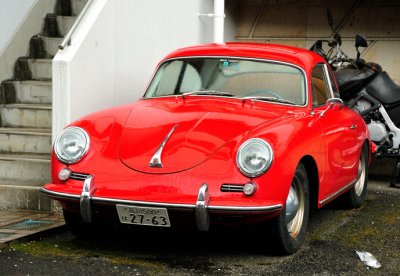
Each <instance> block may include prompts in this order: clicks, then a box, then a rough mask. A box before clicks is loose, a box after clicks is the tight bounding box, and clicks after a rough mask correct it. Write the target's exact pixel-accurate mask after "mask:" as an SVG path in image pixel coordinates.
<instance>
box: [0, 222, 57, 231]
mask: <svg viewBox="0 0 400 276" xmlns="http://www.w3.org/2000/svg"><path fill="white" fill-rule="evenodd" d="M50 224H54V221H48V220H32V219H27V220H24V221H21V222H18V223H14V224H9V225H5V226H3V227H1V228H3V229H13V230H34V229H37V228H40V227H43V226H47V225H50Z"/></svg>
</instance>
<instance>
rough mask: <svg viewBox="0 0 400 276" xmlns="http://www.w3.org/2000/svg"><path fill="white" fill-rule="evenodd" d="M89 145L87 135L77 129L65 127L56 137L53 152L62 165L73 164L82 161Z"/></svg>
mask: <svg viewBox="0 0 400 276" xmlns="http://www.w3.org/2000/svg"><path fill="white" fill-rule="evenodd" d="M89 145H90V139H89V135H88V134H87V133H86V131H85V130H83V129H81V128H79V127H67V128H66V129H64V130H63V131H61V132H60V134H58V135H57V138H56V141H55V143H54V152H55V154H56V156H57V158H58V160H60V162H62V163H66V164H73V163H76V162H78V161H79V160H81V159H82V157H83V156H85V154H86V153H87V151H88V149H89Z"/></svg>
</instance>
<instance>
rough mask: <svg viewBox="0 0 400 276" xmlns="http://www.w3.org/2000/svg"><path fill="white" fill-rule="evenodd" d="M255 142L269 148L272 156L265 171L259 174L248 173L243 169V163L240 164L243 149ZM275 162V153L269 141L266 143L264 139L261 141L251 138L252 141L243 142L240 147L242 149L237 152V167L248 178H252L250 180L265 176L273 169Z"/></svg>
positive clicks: (262, 170)
mask: <svg viewBox="0 0 400 276" xmlns="http://www.w3.org/2000/svg"><path fill="white" fill-rule="evenodd" d="M253 142H259V143H261V144H263V145H264V146H265V147H266V148H267V150H268V151H269V153H270V156H271V157H270V159H269V160H268V162H267V164H266V166H265V167H264V168H263V169H261V170H260V171H258V172H248V171H246V170H245V169H243V167H242V166H241V162H240V158H241V157H240V156H241V154H242V152H243V149H244V148H245V147H246V146H248V145H249V144H250V143H253ZM273 160H274V151H273V150H272V147H271V145H270V144H269V143H268V142H267V141H265V140H264V139H261V138H250V139H248V140H246V141H245V142H243V143H242V144H241V145H240V147H239V149H238V151H237V154H236V166H237V167H238V168H239V171H240V172H241V173H242V174H243V175H245V176H247V177H250V178H255V177H258V176H260V175H263V174H264V173H265V172H266V171H268V169H269V168H270V167H271V165H272V162H273Z"/></svg>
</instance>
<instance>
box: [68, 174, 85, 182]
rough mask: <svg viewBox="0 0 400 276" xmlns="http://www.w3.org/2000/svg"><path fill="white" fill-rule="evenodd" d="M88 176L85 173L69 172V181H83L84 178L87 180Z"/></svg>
mask: <svg viewBox="0 0 400 276" xmlns="http://www.w3.org/2000/svg"><path fill="white" fill-rule="evenodd" d="M89 176H90V174H87V173H80V172H71V175H70V177H69V178H70V179H73V180H80V181H85V179H86V178H88V177H89Z"/></svg>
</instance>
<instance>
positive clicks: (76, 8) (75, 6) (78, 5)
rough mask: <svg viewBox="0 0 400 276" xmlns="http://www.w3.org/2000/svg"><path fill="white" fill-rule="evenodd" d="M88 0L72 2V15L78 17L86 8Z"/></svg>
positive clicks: (74, 0) (73, 0)
mask: <svg viewBox="0 0 400 276" xmlns="http://www.w3.org/2000/svg"><path fill="white" fill-rule="evenodd" d="M87 1H88V0H72V1H71V2H72V3H71V4H72V13H73V14H74V15H76V16H78V15H79V14H80V13H81V11H82V10H83V8H84V7H85V5H86V3H87Z"/></svg>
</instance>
